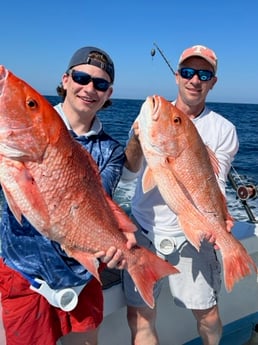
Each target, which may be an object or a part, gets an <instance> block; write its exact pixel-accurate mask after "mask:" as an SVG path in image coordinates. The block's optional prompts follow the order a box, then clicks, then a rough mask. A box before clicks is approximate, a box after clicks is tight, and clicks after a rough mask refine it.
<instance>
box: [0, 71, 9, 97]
mask: <svg viewBox="0 0 258 345" xmlns="http://www.w3.org/2000/svg"><path fill="white" fill-rule="evenodd" d="M7 76H8V71H7V69H6V68H5V67H4V66H3V65H0V96H1V95H2V94H3V88H4V82H5V80H6V79H7Z"/></svg>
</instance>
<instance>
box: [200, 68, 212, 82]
mask: <svg viewBox="0 0 258 345" xmlns="http://www.w3.org/2000/svg"><path fill="white" fill-rule="evenodd" d="M198 77H199V79H200V80H201V81H208V80H211V78H212V77H213V73H212V72H211V71H206V70H199V71H198Z"/></svg>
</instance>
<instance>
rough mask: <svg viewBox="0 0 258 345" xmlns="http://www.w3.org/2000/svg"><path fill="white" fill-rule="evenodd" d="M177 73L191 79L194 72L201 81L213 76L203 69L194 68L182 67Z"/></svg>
mask: <svg viewBox="0 0 258 345" xmlns="http://www.w3.org/2000/svg"><path fill="white" fill-rule="evenodd" d="M178 72H179V74H180V75H181V77H182V78H184V79H192V78H193V76H194V75H195V74H197V75H198V78H199V80H201V81H208V80H211V78H213V77H214V73H213V72H211V71H208V70H205V69H194V68H188V67H183V68H180V69H179V71H178Z"/></svg>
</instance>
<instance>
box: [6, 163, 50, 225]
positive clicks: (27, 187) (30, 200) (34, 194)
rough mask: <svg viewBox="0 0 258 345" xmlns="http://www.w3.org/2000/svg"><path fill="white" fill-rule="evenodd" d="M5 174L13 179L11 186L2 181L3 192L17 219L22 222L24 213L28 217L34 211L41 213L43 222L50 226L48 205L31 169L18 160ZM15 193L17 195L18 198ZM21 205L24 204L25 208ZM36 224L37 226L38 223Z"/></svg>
mask: <svg viewBox="0 0 258 345" xmlns="http://www.w3.org/2000/svg"><path fill="white" fill-rule="evenodd" d="M5 174H9V176H12V181H11V183H9V184H8V186H9V187H7V186H6V185H5V183H4V181H3V182H2V181H1V183H2V188H3V192H4V195H5V198H6V201H7V203H8V206H9V207H10V209H11V211H12V213H13V215H14V216H15V218H16V219H17V221H18V222H19V223H21V216H22V215H24V216H25V217H27V213H29V212H33V213H36V214H38V215H40V218H41V220H42V222H44V224H45V226H48V225H49V213H48V207H47V205H46V203H45V201H44V198H43V197H42V194H41V193H40V190H39V189H38V186H37V184H36V182H35V180H34V178H33V176H32V175H31V173H30V172H29V170H27V169H26V167H25V166H24V164H23V163H21V162H16V164H14V163H13V164H12V165H9V167H8V169H7V171H6V172H5ZM12 190H16V191H17V193H15V194H14V193H12ZM13 195H16V196H17V197H16V200H15V199H14V197H13ZM17 200H18V201H17ZM19 205H24V207H23V209H22V206H19ZM28 220H29V219H28ZM32 225H34V224H32ZM34 226H35V227H36V228H37V226H36V225H34Z"/></svg>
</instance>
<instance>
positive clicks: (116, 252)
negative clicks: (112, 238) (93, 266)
mask: <svg viewBox="0 0 258 345" xmlns="http://www.w3.org/2000/svg"><path fill="white" fill-rule="evenodd" d="M123 234H124V235H125V237H126V238H127V243H126V246H127V248H128V249H131V248H132V247H133V246H135V245H136V239H135V236H134V233H131V232H124V233H123ZM95 257H96V258H97V259H100V260H101V261H102V262H104V263H105V264H107V267H108V268H117V269H119V270H122V269H125V268H126V267H127V263H126V260H125V258H124V254H123V252H122V250H121V249H117V248H116V247H113V246H112V247H110V248H109V249H108V250H107V251H106V252H105V251H99V252H97V253H95Z"/></svg>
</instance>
